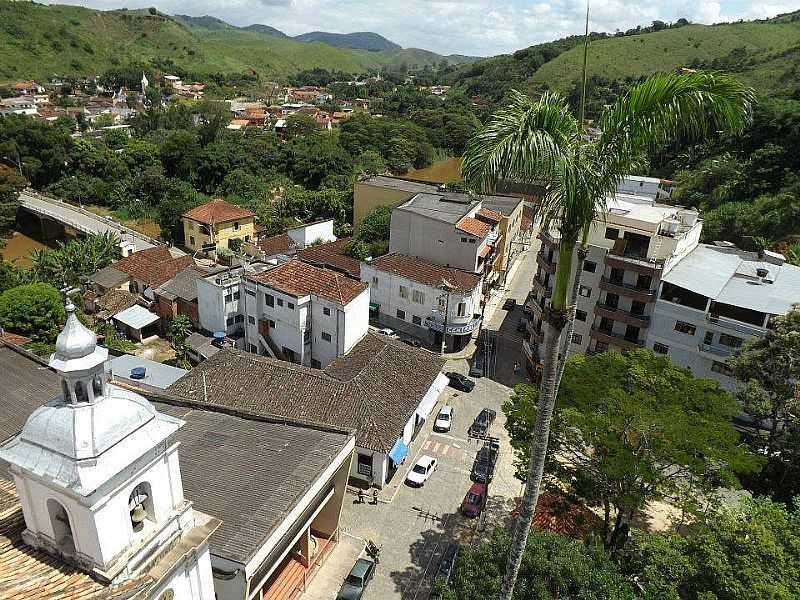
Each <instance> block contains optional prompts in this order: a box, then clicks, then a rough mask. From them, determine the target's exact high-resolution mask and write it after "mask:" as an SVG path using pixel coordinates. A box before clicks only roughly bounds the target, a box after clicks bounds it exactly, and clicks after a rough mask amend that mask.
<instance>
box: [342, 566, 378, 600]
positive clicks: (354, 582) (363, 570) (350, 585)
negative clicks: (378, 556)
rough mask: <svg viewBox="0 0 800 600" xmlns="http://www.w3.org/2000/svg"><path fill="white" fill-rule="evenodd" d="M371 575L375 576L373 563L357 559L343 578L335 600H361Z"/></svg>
mask: <svg viewBox="0 0 800 600" xmlns="http://www.w3.org/2000/svg"><path fill="white" fill-rule="evenodd" d="M373 575H375V562H374V561H371V560H369V559H368V558H359V559H358V560H357V561H356V564H354V565H353V568H352V569H350V573H349V574H348V575H347V577H346V578H345V580H344V583H343V584H342V587H341V589H340V590H339V593H338V594H337V595H336V600H361V597H362V596H363V595H364V590H365V589H366V588H367V584H368V583H369V582H370V580H372V577H373Z"/></svg>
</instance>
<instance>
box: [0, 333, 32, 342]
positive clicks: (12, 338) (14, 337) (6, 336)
mask: <svg viewBox="0 0 800 600" xmlns="http://www.w3.org/2000/svg"><path fill="white" fill-rule="evenodd" d="M0 342H3V343H4V344H14V345H15V346H24V345H25V344H29V343H30V342H31V338H29V337H25V336H24V335H20V334H18V333H11V332H10V331H0Z"/></svg>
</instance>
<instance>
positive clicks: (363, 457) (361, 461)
mask: <svg viewBox="0 0 800 600" xmlns="http://www.w3.org/2000/svg"><path fill="white" fill-rule="evenodd" d="M357 456H358V466H357V469H358V474H359V475H363V476H364V477H372V456H370V455H369V454H361V453H360V452H359V453H358V455H357Z"/></svg>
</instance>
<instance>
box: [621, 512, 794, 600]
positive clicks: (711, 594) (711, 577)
mask: <svg viewBox="0 0 800 600" xmlns="http://www.w3.org/2000/svg"><path fill="white" fill-rule="evenodd" d="M682 534H683V535H681V534H678V533H671V532H668V533H659V534H649V533H645V532H640V531H636V532H634V535H633V536H632V543H631V544H630V545H629V547H628V548H627V549H626V556H625V558H624V560H623V561H622V570H623V573H625V574H626V575H627V576H628V577H629V578H631V579H632V578H635V579H636V581H637V582H638V583H639V585H640V586H641V590H642V592H641V595H642V597H643V598H647V599H649V600H740V599H743V598H771V599H774V600H784V599H785V600H789V599H790V598H798V597H800V499H795V501H794V506H793V507H792V509H791V510H790V509H787V507H786V506H785V505H783V504H778V503H775V502H773V501H771V500H769V499H768V498H759V499H749V498H742V500H741V501H740V502H739V503H738V504H737V505H733V506H726V507H722V508H719V509H717V510H715V511H712V512H711V513H709V514H707V515H704V516H702V517H701V518H699V519H698V520H697V521H695V522H693V523H691V524H689V525H688V526H686V527H685V528H684V530H683V531H682Z"/></svg>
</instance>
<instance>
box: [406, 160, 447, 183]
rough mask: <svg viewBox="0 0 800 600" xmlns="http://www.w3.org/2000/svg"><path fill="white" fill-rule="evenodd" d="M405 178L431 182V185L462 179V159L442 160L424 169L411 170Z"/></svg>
mask: <svg viewBox="0 0 800 600" xmlns="http://www.w3.org/2000/svg"><path fill="white" fill-rule="evenodd" d="M403 177H406V178H408V179H419V180H421V181H430V182H431V183H447V182H448V181H453V180H454V179H461V157H460V156H457V157H454V158H448V159H447V160H440V161H439V162H435V163H433V164H432V165H431V166H430V167H425V168H424V169H411V170H410V171H409V172H408V173H406V174H405V175H403Z"/></svg>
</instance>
